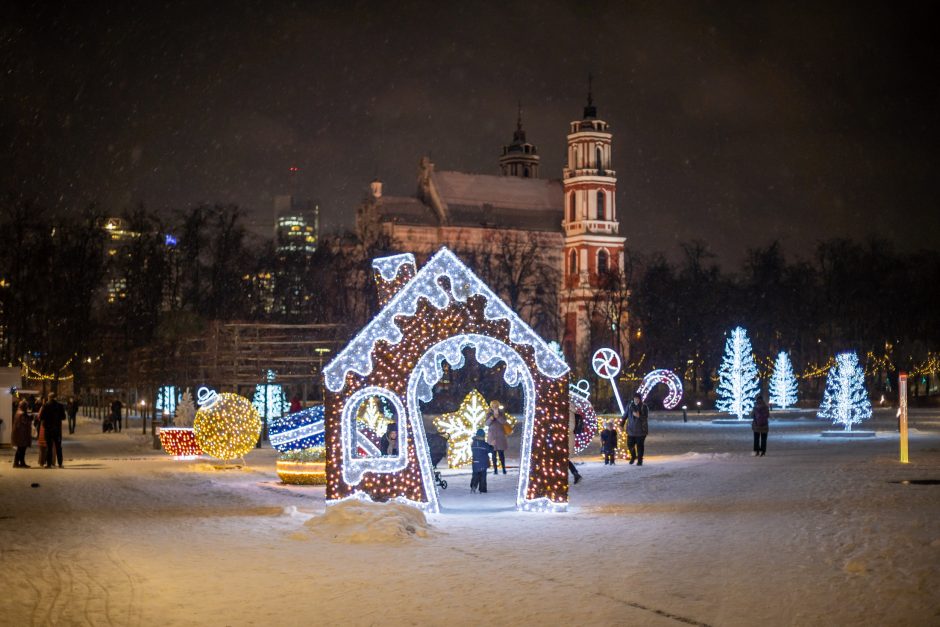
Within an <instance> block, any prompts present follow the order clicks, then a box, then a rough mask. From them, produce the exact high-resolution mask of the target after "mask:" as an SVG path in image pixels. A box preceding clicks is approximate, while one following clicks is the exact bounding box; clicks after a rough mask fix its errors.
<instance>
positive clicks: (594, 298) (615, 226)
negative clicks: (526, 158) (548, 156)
mask: <svg viewBox="0 0 940 627" xmlns="http://www.w3.org/2000/svg"><path fill="white" fill-rule="evenodd" d="M590 80H591V79H590V77H588V98H587V106H585V107H584V115H583V117H582V119H580V120H575V121H573V122H571V127H570V133H569V134H568V162H567V165H566V166H565V168H564V195H565V196H564V198H565V213H564V218H563V220H562V227H563V228H564V232H565V248H564V258H563V259H564V261H563V263H564V269H563V272H562V276H563V279H562V281H563V285H562V290H561V315H562V320H563V322H564V338H563V344H562V346H563V348H564V351H565V355H566V357H567V358H568V359H569V363H572V364H578V365H584V364H587V361H588V359H589V357H590V355H591V350H592V348H599V347H600V346H601V345H604V346H611V347H612V348H614V349H615V350H618V351H619V352H620V353H621V356H622V357H623V358H624V360H625V361H626V359H627V353H628V344H627V341H628V338H627V336H626V333H627V328H626V322H627V321H626V314H625V312H624V313H619V311H620V310H622V309H623V308H622V307H620V308H619V309H618V310H617V311H618V313H615V314H614V320H610V315H611V314H610V309H611V308H610V307H608V308H607V310H608V311H606V312H600V311H598V310H599V309H601V307H598V300H599V299H598V295H599V294H600V293H601V292H602V287H603V286H604V285H605V282H609V281H611V280H612V278H611V277H617V276H619V275H622V273H623V270H624V265H623V263H624V259H623V245H624V242H625V241H626V238H623V237H620V236H619V235H618V230H619V226H620V223H619V222H618V220H617V200H616V191H617V173H616V172H615V171H614V170H613V169H612V168H611V163H612V160H611V139H612V135H611V133H610V129H609V127H608V125H607V122H605V121H604V120H601V119H598V117H597V107H596V106H594V98H593V95H592V93H591V83H590ZM608 284H609V283H608ZM605 316H606V318H605ZM600 325H605V326H606V328H604V329H603V331H604V332H603V333H601V334H593V337H592V329H599V328H601V326H600ZM598 335H601V337H600V338H599V337H598ZM592 343H594V344H598V346H592ZM618 345H619V346H618Z"/></svg>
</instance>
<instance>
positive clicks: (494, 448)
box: [379, 392, 770, 493]
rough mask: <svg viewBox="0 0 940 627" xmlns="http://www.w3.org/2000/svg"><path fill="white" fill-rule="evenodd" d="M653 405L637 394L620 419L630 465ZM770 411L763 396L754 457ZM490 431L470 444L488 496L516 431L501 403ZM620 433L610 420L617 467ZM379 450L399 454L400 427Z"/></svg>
mask: <svg viewBox="0 0 940 627" xmlns="http://www.w3.org/2000/svg"><path fill="white" fill-rule="evenodd" d="M649 414H650V410H649V406H648V405H647V404H646V403H645V402H644V401H643V396H642V395H641V394H640V393H639V392H637V393H635V394H634V395H633V398H632V400H631V401H630V404H629V405H628V406H627V410H626V412H625V413H624V415H623V417H622V418H621V419H620V431H621V432H623V431H625V432H626V434H627V451H628V453H629V456H630V458H629V462H628V463H630V464H634V463H635V464H636V465H637V466H642V465H643V455H644V453H645V452H646V436H647V435H649ZM769 419H770V411H769V409H768V407H767V403H766V402H765V401H764V398H763V397H762V396H760V395H758V396H757V399H756V401H755V405H754V411H753V412H752V421H751V427H752V429H753V432H754V455H758V456H763V455H764V454H765V453H766V452H767V433H768V431H769V423H770V420H769ZM484 425H485V426H486V430H483V429H482V428H481V429H477V431H476V434H474V436H473V441H472V442H471V444H470V450H471V453H472V455H473V467H472V477H471V479H470V491H471V492H480V493H485V492H486V491H487V487H486V477H487V475H488V474H489V468H490V464H491V459H492V467H493V474H494V475H499V469H500V467H502V469H503V474H504V475H505V474H506V449H507V448H508V446H509V442H508V435H509V433H511V432H512V429H511V427H510V426H509V420H508V419H507V417H506V413H505V412H504V411H503V408H502V406H501V405H500V404H499V401H492V402H491V403H490V406H489V408H488V409H487V410H486V415H485V417H484ZM618 437H619V435H618V431H617V430H616V429H615V428H614V421H612V420H608V421H607V422H606V423H605V429H604V430H602V431H601V452H602V453H603V455H604V465H605V466H607V465H610V466H613V465H614V464H616V458H617V447H618V444H619V442H618ZM379 448H380V450H381V452H382V454H383V455H397V454H398V433H397V427H395V426H394V425H389V427H388V430H387V431H386V433H385V435H384V436H382V439H381V442H380V445H379ZM568 470H569V471H570V472H571V473H572V475H573V476H574V482H575V483H578V482H580V481H581V474H580V473H579V472H578V469H577V468H575V466H574V464H573V463H571V461H570V460H569V461H568Z"/></svg>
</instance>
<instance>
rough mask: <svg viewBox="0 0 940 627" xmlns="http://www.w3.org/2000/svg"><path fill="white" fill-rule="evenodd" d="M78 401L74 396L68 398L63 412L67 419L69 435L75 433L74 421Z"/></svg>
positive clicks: (76, 415)
mask: <svg viewBox="0 0 940 627" xmlns="http://www.w3.org/2000/svg"><path fill="white" fill-rule="evenodd" d="M78 405H79V403H78V399H77V398H75V397H74V396H70V397H69V402H68V405H66V406H65V411H66V413H67V414H68V417H69V433H70V434H71V433H75V419H76V418H77V417H78Z"/></svg>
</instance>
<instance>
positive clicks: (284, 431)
mask: <svg viewBox="0 0 940 627" xmlns="http://www.w3.org/2000/svg"><path fill="white" fill-rule="evenodd" d="M268 440H269V441H270V442H271V446H272V447H274V448H275V449H277V450H278V451H280V452H282V453H286V452H287V451H297V450H302V449H307V448H314V447H317V446H323V443H324V440H325V435H324V432H323V405H314V406H313V407H308V408H306V409H303V410H301V411H299V412H296V413H293V414H288V415H286V416H284V417H282V418H273V419H272V420H271V422H270V423H268Z"/></svg>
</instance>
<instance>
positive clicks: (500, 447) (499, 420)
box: [483, 401, 509, 475]
mask: <svg viewBox="0 0 940 627" xmlns="http://www.w3.org/2000/svg"><path fill="white" fill-rule="evenodd" d="M483 422H484V424H486V426H487V431H486V442H487V444H489V445H490V446H492V447H493V474H494V475H498V474H499V468H498V467H497V465H496V461H497V455H498V456H499V461H500V462H502V464H503V474H504V475H505V474H506V449H507V448H509V441H508V440H507V439H506V431H505V429H504V427H505V426H506V425H508V424H509V421H508V420H507V419H506V414H505V413H504V412H503V408H502V407H500V405H499V401H492V402H491V403H490V408H489V409H487V410H486V417H485V418H484V420H483Z"/></svg>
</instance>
